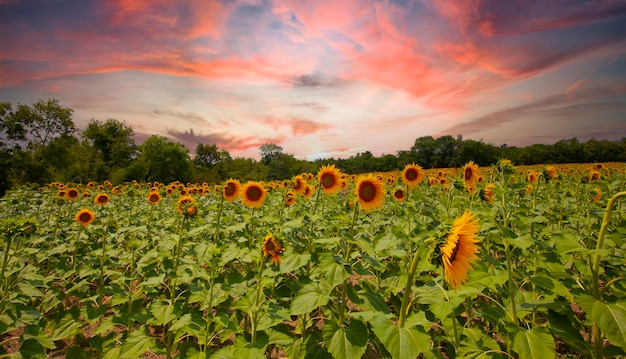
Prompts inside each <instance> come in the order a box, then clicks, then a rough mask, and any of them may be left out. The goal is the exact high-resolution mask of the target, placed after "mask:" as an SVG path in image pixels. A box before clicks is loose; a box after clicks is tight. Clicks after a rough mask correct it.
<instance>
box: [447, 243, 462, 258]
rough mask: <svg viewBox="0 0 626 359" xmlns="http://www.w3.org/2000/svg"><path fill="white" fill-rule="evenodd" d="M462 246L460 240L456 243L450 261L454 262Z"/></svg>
mask: <svg viewBox="0 0 626 359" xmlns="http://www.w3.org/2000/svg"><path fill="white" fill-rule="evenodd" d="M460 247H461V243H460V240H459V242H457V243H456V246H454V248H453V249H452V254H450V263H452V262H454V260H455V259H456V255H457V254H458V253H459V248H460Z"/></svg>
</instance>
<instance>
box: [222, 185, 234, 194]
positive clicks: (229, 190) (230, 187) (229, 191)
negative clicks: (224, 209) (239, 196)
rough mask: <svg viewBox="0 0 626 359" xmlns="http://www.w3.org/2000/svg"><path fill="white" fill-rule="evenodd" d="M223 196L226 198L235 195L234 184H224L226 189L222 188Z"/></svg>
mask: <svg viewBox="0 0 626 359" xmlns="http://www.w3.org/2000/svg"><path fill="white" fill-rule="evenodd" d="M224 194H225V195H227V196H232V195H234V194H235V184H234V183H228V184H226V187H224Z"/></svg>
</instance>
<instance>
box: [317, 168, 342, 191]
mask: <svg viewBox="0 0 626 359" xmlns="http://www.w3.org/2000/svg"><path fill="white" fill-rule="evenodd" d="M317 178H318V180H319V182H320V184H321V185H322V188H323V189H324V193H326V194H334V193H336V192H337V191H339V190H340V189H341V172H339V170H338V169H337V168H336V167H335V165H327V166H322V168H321V169H320V171H319V172H318V173H317Z"/></svg>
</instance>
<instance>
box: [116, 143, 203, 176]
mask: <svg viewBox="0 0 626 359" xmlns="http://www.w3.org/2000/svg"><path fill="white" fill-rule="evenodd" d="M139 150H140V155H139V158H138V159H137V162H138V163H137V164H135V165H134V166H132V167H131V168H130V169H129V172H128V173H129V174H130V173H132V174H133V177H135V178H134V179H137V180H146V181H159V182H162V183H170V182H174V181H181V182H189V181H190V180H191V178H192V162H191V159H190V158H189V150H187V148H186V147H185V146H183V145H182V144H180V143H174V142H171V141H169V140H168V139H167V138H165V137H163V136H158V135H152V136H150V137H149V138H148V139H147V140H146V141H145V142H144V143H143V144H141V146H139ZM142 175H143V176H142ZM137 177H140V178H137Z"/></svg>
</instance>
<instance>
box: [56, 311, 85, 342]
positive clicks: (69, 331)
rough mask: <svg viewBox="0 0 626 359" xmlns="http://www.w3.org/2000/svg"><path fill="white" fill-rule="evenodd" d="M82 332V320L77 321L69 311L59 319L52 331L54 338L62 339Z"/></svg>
mask: <svg viewBox="0 0 626 359" xmlns="http://www.w3.org/2000/svg"><path fill="white" fill-rule="evenodd" d="M78 333H80V322H78V321H76V320H75V319H74V318H73V317H72V316H71V315H70V314H69V313H68V314H66V315H65V316H64V317H63V319H61V320H60V321H59V323H58V324H57V326H56V328H54V331H53V332H52V340H55V341H56V340H62V339H65V338H69V337H73V336H74V335H76V334H78Z"/></svg>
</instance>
